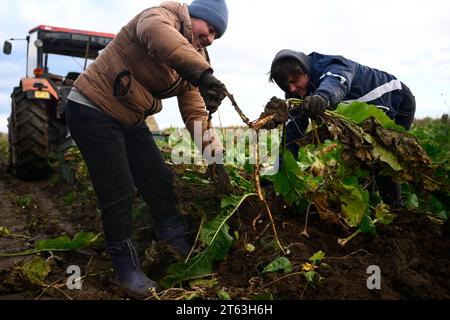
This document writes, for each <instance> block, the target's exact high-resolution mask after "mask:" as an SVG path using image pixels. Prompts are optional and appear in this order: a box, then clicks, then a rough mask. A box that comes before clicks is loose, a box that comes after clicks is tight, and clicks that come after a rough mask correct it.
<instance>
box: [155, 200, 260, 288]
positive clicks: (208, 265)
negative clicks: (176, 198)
mask: <svg viewBox="0 0 450 320" xmlns="http://www.w3.org/2000/svg"><path fill="white" fill-rule="evenodd" d="M250 196H256V194H254V193H248V194H245V195H243V196H241V197H240V199H239V201H236V202H234V203H235V206H234V208H233V209H232V210H230V211H229V212H227V211H226V210H225V209H227V208H228V207H229V206H228V205H227V206H226V207H225V208H224V210H223V211H222V212H221V213H220V214H218V215H217V216H216V217H215V218H214V219H212V220H211V221H209V222H208V223H206V224H205V225H204V226H203V227H202V229H201V230H200V239H201V240H202V242H203V243H204V244H205V245H206V249H205V250H203V251H202V252H201V253H199V254H198V255H196V256H195V257H193V258H192V259H190V260H188V261H187V262H180V263H177V264H174V265H172V266H170V267H169V268H168V270H167V275H166V277H164V279H163V280H162V281H161V284H162V285H163V286H164V287H166V288H169V287H172V286H173V285H174V284H176V283H177V282H181V281H183V280H186V279H190V278H193V277H198V276H202V275H205V274H208V273H211V271H212V268H213V264H214V262H215V261H218V260H223V259H224V258H225V255H226V254H227V253H228V251H229V249H230V246H231V243H232V242H233V237H232V236H231V235H230V234H229V227H228V225H227V221H228V220H229V219H230V218H231V217H232V216H233V214H234V213H235V212H236V210H237V209H238V208H239V207H240V205H241V204H242V203H243V202H244V200H245V199H246V198H248V197H250ZM234 200H236V199H234Z"/></svg>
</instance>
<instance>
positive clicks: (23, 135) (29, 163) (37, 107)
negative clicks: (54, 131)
mask: <svg viewBox="0 0 450 320" xmlns="http://www.w3.org/2000/svg"><path fill="white" fill-rule="evenodd" d="M11 100H12V104H11V116H10V117H9V123H8V135H9V143H10V145H9V148H10V149H9V150H10V166H11V171H12V173H13V174H14V175H15V176H16V177H18V178H19V179H22V180H27V181H30V180H39V179H42V178H45V177H47V176H48V174H49V173H50V171H51V170H50V166H49V164H48V156H49V147H48V122H49V118H48V115H47V112H46V109H45V104H44V101H41V100H31V99H27V96H26V94H25V92H23V91H22V89H21V88H20V87H16V88H14V91H13V93H12V95H11Z"/></svg>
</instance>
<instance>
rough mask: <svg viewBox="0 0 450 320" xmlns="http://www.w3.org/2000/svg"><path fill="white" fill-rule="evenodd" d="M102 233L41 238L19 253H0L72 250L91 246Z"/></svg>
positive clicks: (5, 254)
mask: <svg viewBox="0 0 450 320" xmlns="http://www.w3.org/2000/svg"><path fill="white" fill-rule="evenodd" d="M99 236H100V234H94V233H92V232H79V233H77V234H76V235H75V236H74V237H73V239H72V240H71V239H70V238H69V237H68V236H66V235H64V236H60V237H58V238H55V239H45V240H40V241H38V242H37V243H36V245H35V247H34V249H29V250H25V251H22V252H17V253H0V257H14V256H24V255H29V254H35V253H39V252H44V251H70V250H78V249H82V248H85V247H89V246H91V245H92V244H94V243H95V242H96V241H97V240H98V238H99Z"/></svg>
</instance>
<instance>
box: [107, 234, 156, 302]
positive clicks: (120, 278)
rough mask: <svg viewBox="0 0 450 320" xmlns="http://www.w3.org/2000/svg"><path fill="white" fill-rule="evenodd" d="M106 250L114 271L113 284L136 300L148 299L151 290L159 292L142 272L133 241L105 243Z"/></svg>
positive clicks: (154, 284) (153, 282) (154, 283)
mask: <svg viewBox="0 0 450 320" xmlns="http://www.w3.org/2000/svg"><path fill="white" fill-rule="evenodd" d="M106 249H107V251H108V253H109V255H110V256H111V259H112V262H113V265H114V269H115V270H116V279H115V280H113V283H114V284H116V285H117V286H119V287H120V288H122V289H124V290H125V291H126V292H127V293H128V294H129V295H130V296H132V297H133V298H136V299H144V298H147V297H149V296H150V295H151V290H152V289H155V290H159V286H158V284H157V283H156V282H155V281H153V280H151V279H149V278H148V277H147V276H146V275H145V274H144V273H143V272H142V269H141V267H140V264H139V258H138V255H137V252H136V242H135V241H133V240H132V239H126V240H123V241H106Z"/></svg>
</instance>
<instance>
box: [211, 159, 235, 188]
mask: <svg viewBox="0 0 450 320" xmlns="http://www.w3.org/2000/svg"><path fill="white" fill-rule="evenodd" d="M206 174H207V175H208V177H209V178H210V179H211V180H212V181H213V182H214V183H215V185H216V188H217V190H218V191H219V192H220V193H228V192H229V191H230V189H231V183H230V175H229V174H228V171H227V169H225V166H224V165H223V164H217V163H213V164H210V165H208V169H207V170H206Z"/></svg>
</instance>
